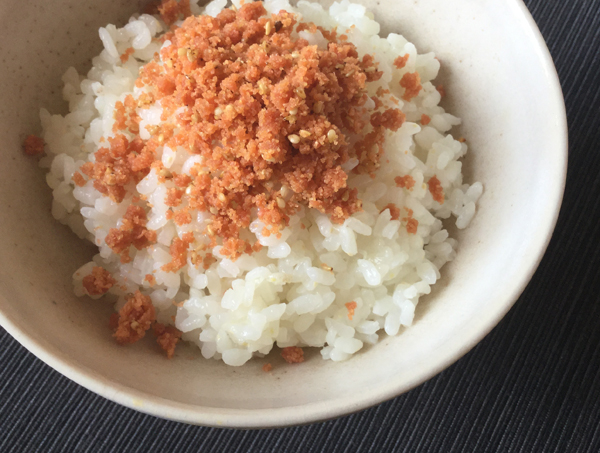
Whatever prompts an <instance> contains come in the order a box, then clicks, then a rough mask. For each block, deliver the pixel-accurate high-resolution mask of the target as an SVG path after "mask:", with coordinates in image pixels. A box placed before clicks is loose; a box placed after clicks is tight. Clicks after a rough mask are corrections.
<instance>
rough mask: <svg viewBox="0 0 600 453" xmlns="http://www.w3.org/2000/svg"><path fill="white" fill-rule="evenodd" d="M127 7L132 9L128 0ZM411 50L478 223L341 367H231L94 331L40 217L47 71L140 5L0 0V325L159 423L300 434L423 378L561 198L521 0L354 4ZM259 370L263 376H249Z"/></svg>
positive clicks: (86, 48) (498, 298)
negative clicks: (432, 63) (434, 63)
mask: <svg viewBox="0 0 600 453" xmlns="http://www.w3.org/2000/svg"><path fill="white" fill-rule="evenodd" d="M142 3H143V2H142ZM362 3H364V4H366V5H367V6H368V7H370V9H371V11H373V12H374V14H375V16H376V18H377V19H378V20H379V21H380V22H382V23H383V25H384V27H383V33H385V34H387V33H388V32H390V31H394V32H398V33H401V34H403V35H405V36H406V38H407V39H409V40H410V41H412V42H414V43H415V44H416V45H417V47H418V48H419V50H420V51H422V52H425V51H431V50H434V51H435V52H436V53H437V55H438V57H439V59H440V61H441V62H442V72H441V79H442V81H443V83H444V86H445V88H446V92H447V93H448V97H447V99H446V100H445V101H444V102H445V104H446V105H445V106H446V107H447V109H448V111H450V112H451V113H454V114H456V115H458V116H460V117H461V118H462V119H463V126H462V128H461V130H460V131H459V134H460V135H463V136H464V137H466V138H467V140H468V143H469V146H470V151H469V155H468V158H467V161H466V164H465V165H466V178H467V179H468V180H470V181H475V180H479V181H482V182H483V183H484V186H485V192H484V195H483V197H482V198H481V201H480V203H479V213H478V214H477V216H476V218H475V220H474V221H473V223H472V224H471V226H470V227H469V228H468V229H467V230H466V231H462V232H460V233H457V234H456V237H457V238H458V239H459V241H460V246H459V250H458V256H457V259H456V261H454V262H453V263H451V265H448V266H447V267H445V268H444V269H443V279H442V280H441V281H440V283H439V284H438V285H436V286H435V290H434V292H433V293H432V294H431V295H430V296H429V297H428V298H427V299H424V300H423V301H422V302H421V303H420V304H419V306H418V308H417V315H416V318H415V323H414V325H413V327H411V328H409V329H407V330H405V331H404V332H403V333H402V334H401V335H399V336H397V337H393V338H387V337H384V338H383V339H382V341H381V342H380V343H379V344H377V345H376V346H374V347H371V348H370V349H368V350H365V351H364V352H362V353H360V354H358V355H356V356H355V357H354V358H352V359H351V360H349V361H347V362H344V363H332V362H325V361H323V360H321V358H320V354H318V352H311V353H309V354H308V359H307V361H306V362H305V363H303V364H300V365H295V366H284V365H283V364H282V363H281V359H280V358H278V357H269V358H268V360H263V361H260V360H256V361H252V362H251V363H249V364H247V365H245V366H244V367H242V368H230V367H227V366H225V365H223V364H222V363H218V362H216V361H206V360H203V359H202V358H201V357H200V354H199V353H198V352H196V351H192V350H191V349H186V348H180V349H179V350H178V353H177V356H176V357H175V358H174V359H173V360H171V361H168V360H167V359H166V358H165V357H164V356H163V355H162V354H160V353H159V352H158V350H157V347H156V345H155V343H154V341H153V339H152V338H148V339H147V341H142V342H140V343H138V344H135V345H133V346H131V347H120V346H118V345H116V344H115V343H114V341H112V339H111V332H110V330H109V328H108V316H109V313H110V312H111V306H110V304H108V303H104V302H102V301H91V300H86V299H77V298H75V297H74V296H73V294H72V290H71V274H72V273H73V271H74V270H75V269H77V268H78V267H79V266H80V265H81V264H82V263H84V262H85V261H86V260H88V259H89V258H90V257H91V256H92V254H93V248H92V246H91V245H89V244H87V243H84V242H82V241H79V240H78V239H77V238H76V237H75V236H74V235H73V234H71V233H70V232H69V230H68V229H67V228H66V227H63V226H61V225H60V224H58V223H57V222H55V221H54V220H53V219H52V217H51V215H50V204H51V193H50V190H49V189H48V187H47V186H46V184H45V181H44V175H43V172H42V171H41V170H40V169H38V168H37V164H36V161H35V160H34V159H30V158H27V157H25V156H24V155H22V153H21V142H22V140H23V138H24V137H25V136H26V135H27V134H29V133H36V132H39V131H40V126H39V121H38V111H39V108H40V107H41V106H44V107H47V108H49V109H50V110H51V111H64V110H65V107H66V106H65V105H64V104H63V103H62V101H61V95H60V91H61V82H60V77H61V75H62V73H63V72H64V71H65V70H66V68H67V67H68V66H75V67H76V68H78V69H79V70H80V71H85V70H87V68H88V67H89V59H90V57H91V56H92V55H95V54H96V53H97V52H98V51H99V50H100V41H99V39H98V35H97V29H98V27H99V26H102V25H105V24H106V23H109V22H110V23H116V24H123V23H124V22H125V21H126V20H127V19H128V17H129V15H130V14H131V13H133V12H135V11H136V10H139V9H140V7H141V4H140V2H138V1H133V2H132V1H125V0H104V1H101V2H98V1H87V0H50V1H49V0H32V1H28V2H22V1H18V0H0V34H1V36H2V42H3V45H2V46H1V49H0V62H1V66H0V93H2V101H1V103H0V137H1V138H2V144H3V146H2V150H1V151H0V152H1V155H2V165H1V166H0V206H2V214H1V215H0V231H2V235H1V236H0V323H1V324H2V326H3V327H4V328H5V329H7V330H8V331H9V332H10V333H11V334H12V335H13V336H14V337H15V338H16V339H17V340H18V341H20V342H21V343H22V344H23V345H24V346H25V347H27V348H28V349H29V350H30V351H32V352H33V353H34V354H35V355H37V356H38V357H39V358H40V359H42V360H43V361H45V362H46V363H48V364H49V365H50V366H52V367H54V368H55V369H56V370H58V371H59V372H61V373H63V374H64V375H66V376H67V377H69V378H71V379H73V380H74V381H76V382H78V383H79V384H81V385H83V386H85V387H87V388H88V389H91V390H93V391H94V392H97V393H99V394H101V395H103V396H105V397H106V398H109V399H111V400H113V401H116V402H118V403H120V404H123V405H126V406H129V407H132V408H135V409H138V410H141V411H143V412H147V413H150V414H154V415H156V416H159V417H165V418H170V419H174V420H180V421H184V422H189V423H197V424H203V425H213V426H230V427H231V426H234V427H272V426H283V425H291V424H301V423H308V422H313V421H316V420H322V419H326V418H332V417H336V416H339V415H343V414H347V413H350V412H353V411H357V410H360V409H363V408H366V407H368V406H371V405H374V404H377V403H380V402H382V401H384V400H386V399H389V398H392V397H394V396H396V395H398V394H400V393H402V392H405V391H407V390H409V389H410V388H412V387H414V386H416V385H418V384H420V383H422V382H423V381H425V380H426V379H429V378H430V377H431V376H433V375H435V374H436V373H438V372H439V371H441V370H442V369H444V368H445V367H447V366H448V365H450V364H451V363H453V362H454V361H456V360H457V359H458V358H459V357H461V356H462V355H463V354H465V353H466V352H467V351H468V350H469V349H470V348H472V347H473V346H474V345H475V344H476V343H477V342H478V341H479V340H481V338H483V336H485V335H486V334H487V333H488V332H489V331H490V330H491V329H492V327H494V326H495V325H496V324H497V323H498V321H499V320H500V319H501V318H502V316H504V314H505V313H506V312H507V311H508V309H509V308H510V307H511V305H512V304H513V303H514V301H515V300H516V299H517V297H518V296H519V294H520V293H521V291H522V290H523V289H524V287H525V285H526V284H527V282H528V281H529V279H530V278H531V276H532V274H533V272H534V271H535V268H536V267H537V265H538V263H539V261H540V259H541V257H542V255H543V253H544V250H545V248H546V246H547V244H548V241H549V239H550V236H551V233H552V230H553V228H554V224H555V221H556V218H557V214H558V210H559V207H560V202H561V198H562V193H563V187H564V180H565V171H566V157H567V137H566V135H567V132H566V122H565V111H564V104H563V99H562V95H561V91H560V86H559V84H558V80H557V76H556V72H555V69H554V67H553V65H552V61H551V59H550V56H549V54H548V51H547V49H546V46H545V44H544V42H543V40H542V38H541V36H540V34H539V32H538V30H537V28H536V27H535V24H534V22H533V20H532V19H531V16H530V15H529V13H528V12H527V10H526V8H525V7H524V5H523V4H522V3H521V1H520V0H487V1H473V0H454V1H452V2H449V1H447V0H416V1H415V0H394V1H392V0H379V1H374V0H363V1H362ZM266 361H269V362H271V363H272V364H273V371H272V372H270V373H265V372H263V371H262V369H261V367H262V365H263V363H265V362H266Z"/></svg>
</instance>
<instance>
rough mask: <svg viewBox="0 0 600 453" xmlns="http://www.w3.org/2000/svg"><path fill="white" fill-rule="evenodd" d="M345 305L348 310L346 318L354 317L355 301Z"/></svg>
mask: <svg viewBox="0 0 600 453" xmlns="http://www.w3.org/2000/svg"><path fill="white" fill-rule="evenodd" d="M345 305H346V309H347V310H348V319H349V320H350V321H352V318H354V310H356V306H357V303H356V302H354V301H352V302H348V303H346V304H345Z"/></svg>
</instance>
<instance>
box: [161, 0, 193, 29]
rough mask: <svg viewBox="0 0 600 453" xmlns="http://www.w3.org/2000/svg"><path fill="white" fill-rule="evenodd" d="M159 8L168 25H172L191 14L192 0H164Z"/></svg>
mask: <svg viewBox="0 0 600 453" xmlns="http://www.w3.org/2000/svg"><path fill="white" fill-rule="evenodd" d="M157 9H158V12H159V13H160V16H161V18H162V20H163V21H164V22H165V23H166V24H167V25H171V24H173V23H175V22H177V21H178V20H179V19H181V18H186V17H188V16H189V15H190V14H191V12H190V0H179V2H177V1H176V0H163V1H162V3H161V4H160V5H159V6H158V8H157Z"/></svg>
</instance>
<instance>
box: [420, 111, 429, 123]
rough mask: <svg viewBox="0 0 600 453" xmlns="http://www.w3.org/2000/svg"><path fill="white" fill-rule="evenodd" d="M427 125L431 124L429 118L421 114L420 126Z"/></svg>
mask: <svg viewBox="0 0 600 453" xmlns="http://www.w3.org/2000/svg"><path fill="white" fill-rule="evenodd" d="M429 123H431V118H430V117H429V116H428V115H425V114H424V113H423V114H422V115H421V124H422V125H423V126H427V125H428V124H429Z"/></svg>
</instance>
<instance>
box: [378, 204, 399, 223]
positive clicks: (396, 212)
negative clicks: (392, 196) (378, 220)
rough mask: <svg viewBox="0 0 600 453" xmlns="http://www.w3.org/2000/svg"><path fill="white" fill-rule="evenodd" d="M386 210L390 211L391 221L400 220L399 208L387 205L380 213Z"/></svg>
mask: <svg viewBox="0 0 600 453" xmlns="http://www.w3.org/2000/svg"><path fill="white" fill-rule="evenodd" d="M386 209H389V210H390V215H391V216H392V220H398V219H399V218H400V208H399V207H398V206H396V205H395V204H394V203H389V204H388V205H386V206H384V207H383V209H382V210H381V212H383V211H385V210H386Z"/></svg>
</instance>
